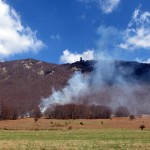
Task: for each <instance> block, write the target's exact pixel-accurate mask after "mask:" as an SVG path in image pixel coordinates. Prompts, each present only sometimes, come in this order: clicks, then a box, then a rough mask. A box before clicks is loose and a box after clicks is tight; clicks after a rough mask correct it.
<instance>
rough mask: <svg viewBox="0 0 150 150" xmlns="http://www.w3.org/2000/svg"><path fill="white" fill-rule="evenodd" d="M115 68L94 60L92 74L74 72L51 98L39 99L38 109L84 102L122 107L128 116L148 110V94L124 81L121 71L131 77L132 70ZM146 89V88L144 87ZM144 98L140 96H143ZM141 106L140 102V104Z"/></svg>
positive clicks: (112, 64)
mask: <svg viewBox="0 0 150 150" xmlns="http://www.w3.org/2000/svg"><path fill="white" fill-rule="evenodd" d="M119 69H120V70H121V73H120V72H119V71H118V68H117V67H116V65H115V62H114V61H110V60H109V61H108V60H107V61H97V63H96V64H95V69H94V71H93V72H92V73H89V74H86V75H85V74H83V73H81V72H75V73H74V74H73V76H72V77H71V78H70V79H69V81H68V83H67V85H66V86H65V87H64V88H63V89H62V90H60V91H55V90H53V93H52V95H50V96H49V97H48V98H44V99H42V104H41V109H42V112H44V111H45V110H46V109H47V108H48V107H49V106H50V105H52V104H56V103H58V104H67V103H84V102H86V103H88V104H98V105H105V106H110V107H111V108H112V109H113V110H114V109H115V108H116V107H118V106H126V107H127V108H128V109H129V111H130V112H131V113H134V114H137V113H138V111H139V110H140V111H142V110H146V109H148V108H149V103H148V101H149V100H148V98H147V97H148V96H149V94H148V93H149V92H148V91H147V90H145V89H143V87H145V85H140V84H139V83H137V82H136V80H135V79H134V78H132V79H131V80H132V82H131V83H130V82H129V80H126V78H125V77H124V74H123V73H124V72H128V73H129V74H132V72H133V70H132V69H127V70H124V69H123V68H119ZM147 89H148V88H147ZM143 95H144V96H143ZM142 100H144V102H145V104H146V103H147V104H146V105H145V104H144V103H143V101H142Z"/></svg>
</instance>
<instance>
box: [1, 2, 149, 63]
mask: <svg viewBox="0 0 150 150" xmlns="http://www.w3.org/2000/svg"><path fill="white" fill-rule="evenodd" d="M95 55H96V56H97V55H99V56H100V58H102V59H105V58H106V59H107V57H111V58H113V59H119V60H134V61H135V60H136V61H142V62H150V59H149V58H150V0H0V60H14V59H22V58H34V59H40V60H43V61H48V62H53V63H67V62H73V61H76V60H78V59H79V57H80V56H82V57H83V58H84V59H93V58H94V56H95Z"/></svg>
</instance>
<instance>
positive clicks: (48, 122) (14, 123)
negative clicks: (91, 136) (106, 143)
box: [0, 118, 150, 130]
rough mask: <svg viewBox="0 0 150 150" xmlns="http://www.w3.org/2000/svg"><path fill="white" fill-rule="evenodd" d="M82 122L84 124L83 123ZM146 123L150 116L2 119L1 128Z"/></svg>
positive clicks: (115, 126)
mask: <svg viewBox="0 0 150 150" xmlns="http://www.w3.org/2000/svg"><path fill="white" fill-rule="evenodd" d="M81 122H82V123H83V125H81ZM141 124H144V125H145V126H146V129H150V118H136V119H134V120H133V121H131V120H129V118H112V119H93V120H90V119H79V120H55V119H44V118H42V119H40V120H38V121H37V122H35V121H34V119H33V118H26V119H18V120H6V121H0V129H1V130H3V129H4V130H57V129H60V130H66V129H68V128H69V127H70V126H71V127H72V129H83V128H84V129H110V128H111V129H139V126H140V125H141Z"/></svg>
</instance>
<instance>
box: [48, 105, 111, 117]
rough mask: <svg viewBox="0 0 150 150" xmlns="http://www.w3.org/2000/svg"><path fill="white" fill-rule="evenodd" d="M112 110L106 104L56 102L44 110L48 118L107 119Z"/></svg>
mask: <svg viewBox="0 0 150 150" xmlns="http://www.w3.org/2000/svg"><path fill="white" fill-rule="evenodd" d="M111 114H112V110H111V108H110V107H108V106H101V105H97V106H96V105H85V104H65V105H60V104H56V105H53V106H50V107H49V108H48V109H47V110H46V111H45V116H46V117H47V118H50V119H100V118H102V119H108V118H110V117H111Z"/></svg>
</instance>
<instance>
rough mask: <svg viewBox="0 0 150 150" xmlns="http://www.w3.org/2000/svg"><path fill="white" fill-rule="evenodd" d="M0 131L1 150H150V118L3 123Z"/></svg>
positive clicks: (23, 120)
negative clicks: (143, 126) (142, 129)
mask: <svg viewBox="0 0 150 150" xmlns="http://www.w3.org/2000/svg"><path fill="white" fill-rule="evenodd" d="M81 122H82V123H83V125H81V124H80V123H81ZM141 124H145V126H146V129H144V131H141V130H140V129H139V126H140V125H141ZM0 129H1V130H0V150H9V149H12V150H27V149H28V150H35V149H36V150H51V149H52V150H69V149H72V150H77V149H80V150H84V149H89V150H93V149H94V150H95V149H97V150H99V149H103V150H108V149H109V150H110V149H111V150H116V149H118V150H125V149H136V150H141V149H146V150H149V149H150V118H137V119H135V120H133V121H130V120H129V118H112V119H106V120H105V119H97V120H96V119H95V120H85V119H80V120H54V119H44V118H42V119H40V120H39V121H37V122H35V121H34V119H33V118H26V119H19V120H8V121H0ZM35 130H36V131H35Z"/></svg>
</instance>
